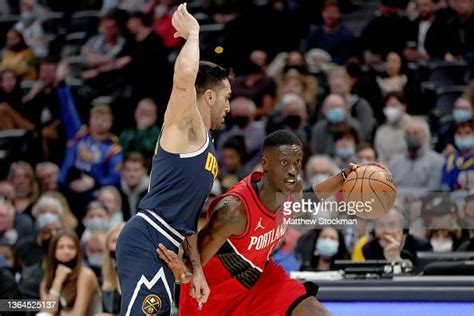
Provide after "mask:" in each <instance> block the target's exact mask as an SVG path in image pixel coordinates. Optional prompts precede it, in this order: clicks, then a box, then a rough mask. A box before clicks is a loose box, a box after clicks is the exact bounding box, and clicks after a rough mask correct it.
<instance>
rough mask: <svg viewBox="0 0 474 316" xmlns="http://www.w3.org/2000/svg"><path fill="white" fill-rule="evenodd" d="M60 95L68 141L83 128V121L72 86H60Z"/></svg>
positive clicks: (61, 110)
mask: <svg viewBox="0 0 474 316" xmlns="http://www.w3.org/2000/svg"><path fill="white" fill-rule="evenodd" d="M58 96H59V104H60V115H61V121H62V122H63V126H64V129H65V131H66V141H70V140H71V139H73V138H74V136H75V135H76V133H77V132H78V131H79V130H80V129H81V125H82V122H81V119H80V118H79V114H78V113H77V109H76V104H75V103H74V100H73V98H72V95H71V88H70V87H67V86H66V87H62V88H58Z"/></svg>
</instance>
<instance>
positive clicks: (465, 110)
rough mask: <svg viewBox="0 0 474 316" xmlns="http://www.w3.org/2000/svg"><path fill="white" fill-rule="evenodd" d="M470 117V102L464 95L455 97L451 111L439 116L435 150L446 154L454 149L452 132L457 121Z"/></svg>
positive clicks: (464, 120)
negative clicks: (449, 113)
mask: <svg viewBox="0 0 474 316" xmlns="http://www.w3.org/2000/svg"><path fill="white" fill-rule="evenodd" d="M471 119H472V103H471V102H470V101H469V100H468V99H465V98H464V97H461V98H458V99H456V101H455V102H454V108H453V113H452V114H451V115H446V116H444V117H441V119H440V122H439V128H438V142H437V143H436V147H435V149H436V151H438V152H442V153H443V154H444V155H445V156H448V155H449V154H451V153H452V152H453V151H454V147H453V144H454V134H455V132H456V125H457V123H461V122H467V121H470V120H471Z"/></svg>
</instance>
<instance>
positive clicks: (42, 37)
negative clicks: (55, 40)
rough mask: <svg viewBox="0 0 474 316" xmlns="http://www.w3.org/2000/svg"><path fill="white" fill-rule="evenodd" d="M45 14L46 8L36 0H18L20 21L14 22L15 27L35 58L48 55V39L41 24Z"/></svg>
mask: <svg viewBox="0 0 474 316" xmlns="http://www.w3.org/2000/svg"><path fill="white" fill-rule="evenodd" d="M46 14H47V10H46V8H44V7H42V6H40V5H38V4H37V3H36V0H20V21H18V22H17V23H16V24H15V29H16V30H17V31H18V32H20V33H21V34H23V37H24V38H25V42H26V45H28V46H29V47H30V48H31V50H32V51H33V53H34V55H35V56H36V57H37V58H44V57H46V56H47V55H48V41H47V38H46V34H45V32H44V30H43V25H42V22H43V21H42V20H43V18H45V17H46Z"/></svg>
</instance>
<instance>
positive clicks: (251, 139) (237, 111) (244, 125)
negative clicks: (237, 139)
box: [217, 97, 265, 169]
mask: <svg viewBox="0 0 474 316" xmlns="http://www.w3.org/2000/svg"><path fill="white" fill-rule="evenodd" d="M256 114H257V107H256V106H255V103H254V102H253V101H252V100H251V99H248V98H245V97H237V98H235V99H234V100H232V102H231V103H230V118H231V121H232V123H233V124H232V127H231V128H230V129H229V130H228V131H225V132H224V133H222V135H221V136H220V137H219V141H218V143H217V152H218V154H221V153H222V148H223V145H224V144H225V143H226V142H227V140H229V139H230V138H232V137H233V136H242V137H243V138H244V141H245V149H246V151H247V162H246V164H245V167H247V168H249V169H251V168H253V167H255V166H256V165H257V164H258V163H259V162H260V159H261V158H262V143H263V139H264V138H265V124H264V122H262V121H255V116H256Z"/></svg>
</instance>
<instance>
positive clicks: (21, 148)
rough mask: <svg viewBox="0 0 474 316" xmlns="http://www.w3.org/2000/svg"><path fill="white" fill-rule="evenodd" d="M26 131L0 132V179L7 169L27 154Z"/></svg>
mask: <svg viewBox="0 0 474 316" xmlns="http://www.w3.org/2000/svg"><path fill="white" fill-rule="evenodd" d="M28 137H29V136H28V131H27V130H25V129H15V130H4V131H0V166H1V167H0V178H2V179H3V178H4V177H5V176H6V174H7V173H8V169H7V167H8V166H9V165H10V164H11V163H12V162H14V161H18V160H21V159H23V158H24V156H25V155H26V154H27V152H28Z"/></svg>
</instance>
